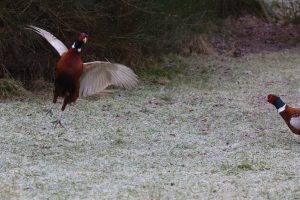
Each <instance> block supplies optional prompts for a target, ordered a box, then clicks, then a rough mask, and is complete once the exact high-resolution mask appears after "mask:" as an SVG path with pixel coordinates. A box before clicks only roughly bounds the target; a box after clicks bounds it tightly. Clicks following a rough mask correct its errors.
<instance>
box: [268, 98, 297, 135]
mask: <svg viewBox="0 0 300 200" xmlns="http://www.w3.org/2000/svg"><path fill="white" fill-rule="evenodd" d="M268 102H269V103H271V104H273V105H274V106H275V107H276V108H277V110H278V113H279V114H280V116H281V117H282V118H283V120H284V121H285V123H286V124H287V125H288V127H289V128H290V129H291V131H292V132H293V133H295V134H297V135H300V109H298V108H293V107H291V106H288V105H286V104H285V103H284V102H283V101H282V100H281V98H280V97H278V96H275V95H273V94H269V95H268Z"/></svg>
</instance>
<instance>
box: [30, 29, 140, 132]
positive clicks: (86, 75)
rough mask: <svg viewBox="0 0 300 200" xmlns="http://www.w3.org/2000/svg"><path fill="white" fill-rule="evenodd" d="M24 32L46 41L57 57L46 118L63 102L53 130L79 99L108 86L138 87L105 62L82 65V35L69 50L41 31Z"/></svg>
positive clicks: (126, 72)
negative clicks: (67, 107) (31, 33)
mask: <svg viewBox="0 0 300 200" xmlns="http://www.w3.org/2000/svg"><path fill="white" fill-rule="evenodd" d="M25 28H26V29H29V30H32V31H34V32H35V33H37V34H39V35H40V36H42V37H43V38H45V39H46V40H47V41H48V42H49V43H50V44H51V45H52V46H53V47H54V49H55V50H56V51H57V52H58V54H59V55H60V59H59V60H58V62H57V66H56V68H55V82H54V91H53V105H52V106H51V107H50V109H49V110H48V112H47V114H48V113H50V112H52V109H53V106H54V105H55V103H56V102H57V98H58V97H63V98H64V102H63V105H62V108H61V113H60V115H59V117H58V120H57V121H56V125H55V127H56V126H57V125H58V124H59V125H61V126H63V125H62V122H61V120H62V113H63V111H64V110H65V108H66V105H68V104H71V103H75V102H76V100H77V99H78V98H79V97H86V96H89V95H93V94H95V93H99V92H101V91H103V90H104V89H105V88H106V87H108V86H109V85H115V86H119V87H123V88H125V89H133V88H134V87H135V86H136V85H137V83H138V77H137V75H136V74H135V73H134V72H133V71H132V70H131V69H130V68H128V67H126V66H125V65H122V64H118V63H110V62H104V61H93V62H86V63H83V62H82V59H81V55H80V52H81V48H82V46H83V45H84V44H85V43H86V42H87V39H88V35H87V34H85V33H81V34H79V37H78V38H77V40H76V41H75V42H74V43H73V44H72V46H71V47H70V48H69V49H68V48H67V47H66V46H65V45H64V44H63V43H62V42H61V41H60V40H59V39H57V38H56V37H55V36H54V35H52V34H51V33H49V32H48V31H46V30H44V29H41V28H38V27H36V26H31V25H30V26H27V27H25Z"/></svg>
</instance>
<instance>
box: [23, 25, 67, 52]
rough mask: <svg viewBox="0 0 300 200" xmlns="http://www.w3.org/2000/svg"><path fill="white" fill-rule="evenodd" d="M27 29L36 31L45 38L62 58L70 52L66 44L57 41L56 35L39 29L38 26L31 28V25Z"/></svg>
mask: <svg viewBox="0 0 300 200" xmlns="http://www.w3.org/2000/svg"><path fill="white" fill-rule="evenodd" d="M25 28H26V29H28V30H32V31H34V32H35V33H37V34H39V35H40V36H42V37H43V38H45V39H46V40H47V41H48V42H49V43H50V44H51V45H52V46H53V47H54V49H55V50H56V51H57V52H58V53H59V55H60V56H61V55H62V54H64V53H65V52H67V51H68V48H67V47H66V45H64V43H62V42H61V41H60V40H59V39H57V38H56V37H55V36H54V35H52V34H51V33H49V32H48V31H45V30H43V29H41V28H38V27H36V26H31V25H30V26H27V27H25Z"/></svg>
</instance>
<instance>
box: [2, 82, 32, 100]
mask: <svg viewBox="0 0 300 200" xmlns="http://www.w3.org/2000/svg"><path fill="white" fill-rule="evenodd" d="M29 94H30V92H28V91H27V90H26V89H25V88H24V87H23V85H22V83H21V82H20V81H16V80H14V79H10V78H3V79H0V97H2V98H8V97H9V98H12V97H25V96H28V95H29Z"/></svg>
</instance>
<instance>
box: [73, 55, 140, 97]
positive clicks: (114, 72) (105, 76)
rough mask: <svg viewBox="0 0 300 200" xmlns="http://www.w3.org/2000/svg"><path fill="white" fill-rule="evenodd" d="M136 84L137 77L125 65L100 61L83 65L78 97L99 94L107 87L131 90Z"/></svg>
mask: <svg viewBox="0 0 300 200" xmlns="http://www.w3.org/2000/svg"><path fill="white" fill-rule="evenodd" d="M137 83H138V77H137V75H136V74H135V73H134V72H133V71H132V70H131V69H130V68H128V67H126V66H125V65H121V64H117V63H110V62H102V61H95V62H88V63H83V73H82V75H81V77H80V89H79V96H81V97H85V96H89V95H92V94H95V93H98V92H101V91H103V90H104V89H105V88H106V87H108V86H109V85H115V86H119V87H123V88H125V89H133V88H134V87H135V86H136V85H137Z"/></svg>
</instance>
